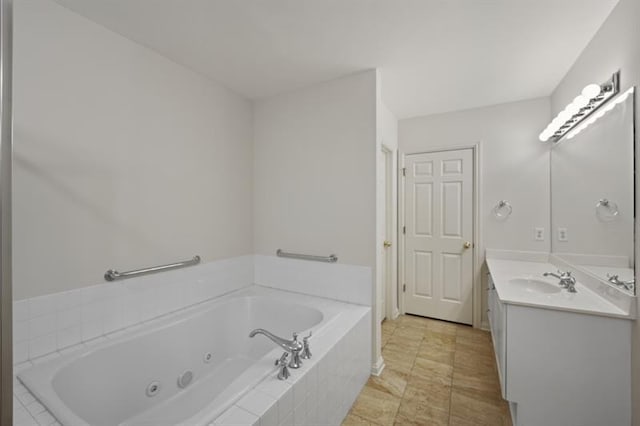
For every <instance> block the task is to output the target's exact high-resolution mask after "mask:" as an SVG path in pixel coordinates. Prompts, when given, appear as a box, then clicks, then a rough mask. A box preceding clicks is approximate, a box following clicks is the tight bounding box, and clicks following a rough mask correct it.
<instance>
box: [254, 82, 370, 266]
mask: <svg viewBox="0 0 640 426" xmlns="http://www.w3.org/2000/svg"><path fill="white" fill-rule="evenodd" d="M375 84H376V76H375V72H374V71H370V72H364V73H360V74H355V75H351V76H347V77H344V78H341V79H337V80H332V81H330V82H327V83H323V84H319V85H315V86H312V87H310V88H306V89H302V90H298V91H295V92H291V93H286V94H283V95H279V96H275V97H272V98H268V99H264V100H260V101H257V102H256V103H255V111H254V135H255V146H254V153H255V161H254V216H253V218H254V234H255V237H254V245H255V253H256V254H264V255H274V254H275V252H276V250H277V249H278V248H282V249H283V250H288V251H294V252H299V253H309V254H318V255H328V254H330V253H335V254H336V255H337V256H338V257H339V262H340V263H346V264H353V265H363V266H369V267H373V266H374V265H375V250H374V246H375V183H374V182H375V155H376V153H375V140H376V128H375V120H376V110H375V108H376V103H375V102H376V100H375Z"/></svg>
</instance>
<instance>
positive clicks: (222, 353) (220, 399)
mask: <svg viewBox="0 0 640 426" xmlns="http://www.w3.org/2000/svg"><path fill="white" fill-rule="evenodd" d="M345 306H353V305H348V304H345V303H341V302H335V301H331V300H327V299H321V298H317V297H311V296H305V295H300V294H295V293H289V292H284V291H279V290H274V289H268V288H264V287H259V286H252V287H249V288H247V289H243V290H240V291H236V292H234V293H231V294H228V295H226V296H223V297H220V298H217V299H213V300H210V301H207V302H205V303H202V304H199V305H196V306H193V307H190V308H188V309H185V310H183V311H180V312H178V313H174V314H170V315H167V316H165V317H161V318H159V319H155V320H153V321H150V322H148V323H145V324H144V325H141V326H137V327H135V328H134V329H133V330H129V331H125V332H124V333H123V332H120V333H118V335H117V336H114V337H111V338H109V339H106V340H105V341H103V342H101V343H99V344H96V345H91V346H84V345H81V346H80V347H79V348H78V349H77V350H75V351H70V352H69V353H67V354H65V355H62V356H60V357H57V358H56V359H53V360H50V361H47V362H44V363H41V364H37V365H35V366H34V367H33V368H31V369H28V370H25V371H23V372H22V373H20V375H19V379H20V380H21V381H22V382H23V383H24V384H25V386H26V387H27V388H28V389H29V391H31V393H32V394H33V395H34V396H35V397H36V398H38V399H39V400H40V402H42V404H43V405H45V406H46V408H47V409H48V410H49V411H50V412H51V413H52V414H53V415H54V416H55V417H56V418H57V419H58V421H60V422H61V423H62V424H64V425H67V426H75V425H86V424H89V425H95V426H103V425H105V426H106V425H175V424H188V425H201V424H208V423H210V422H212V421H213V420H214V419H215V418H216V417H218V416H219V415H220V414H221V413H222V412H223V411H224V410H226V409H227V408H229V407H230V406H232V405H233V404H234V403H235V402H236V401H237V400H238V399H239V398H240V397H242V396H243V395H244V394H246V393H247V392H248V391H249V390H251V389H252V388H253V387H255V386H256V385H257V384H258V383H260V382H261V381H263V380H265V379H266V378H267V377H268V376H271V377H273V376H274V375H275V372H276V368H277V367H275V366H274V360H275V359H276V358H278V357H279V356H280V355H281V353H282V350H281V349H279V348H278V347H277V346H275V345H274V343H273V342H271V341H270V340H268V339H266V338H265V337H264V336H256V337H254V338H249V332H250V331H251V330H252V329H255V328H265V329H267V330H269V331H271V332H273V333H275V334H277V335H279V336H283V337H287V338H291V336H292V333H293V332H299V333H300V334H301V335H302V334H305V333H308V332H309V331H313V337H312V339H311V342H312V344H313V342H314V339H315V338H316V336H322V334H323V333H325V334H326V332H327V330H330V329H331V327H332V324H334V325H335V324H336V323H339V321H337V319H338V318H339V317H340V316H341V313H342V312H343V311H344V309H345ZM312 348H313V346H312ZM297 373H298V371H296V370H292V375H296V374H297Z"/></svg>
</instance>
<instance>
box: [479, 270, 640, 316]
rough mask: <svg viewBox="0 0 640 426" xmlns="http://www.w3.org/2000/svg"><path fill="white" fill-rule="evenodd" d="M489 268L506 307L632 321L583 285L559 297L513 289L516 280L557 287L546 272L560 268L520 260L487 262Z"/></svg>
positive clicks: (552, 278) (516, 287)
mask: <svg viewBox="0 0 640 426" xmlns="http://www.w3.org/2000/svg"><path fill="white" fill-rule="evenodd" d="M487 266H488V267H489V272H490V273H491V277H492V278H493V283H494V285H495V288H496V292H497V294H498V298H499V299H500V301H502V302H504V303H507V304H514V305H522V306H532V307H537V308H545V309H555V310H562V311H569V312H578V313H584V314H593V315H602V316H609V317H617V318H627V319H631V318H632V316H631V314H630V312H626V311H624V310H623V309H621V308H620V307H618V306H616V305H615V304H613V303H611V302H610V301H608V300H607V299H605V298H603V297H601V296H600V295H598V294H597V293H596V292H594V291H592V290H591V289H590V288H589V287H586V286H585V285H583V284H582V283H581V282H580V281H578V282H577V283H576V290H577V292H576V293H569V292H568V291H567V290H565V289H562V291H560V292H557V293H538V292H532V291H526V290H524V289H523V288H522V287H520V286H516V285H510V283H509V280H511V279H513V278H528V279H531V278H535V279H537V280H541V281H546V282H549V283H551V284H553V285H556V286H557V285H558V280H557V279H556V278H554V277H545V276H543V275H542V274H543V273H544V272H555V271H556V270H557V269H558V268H557V267H556V266H554V265H552V264H551V263H548V262H525V261H520V260H503V259H487Z"/></svg>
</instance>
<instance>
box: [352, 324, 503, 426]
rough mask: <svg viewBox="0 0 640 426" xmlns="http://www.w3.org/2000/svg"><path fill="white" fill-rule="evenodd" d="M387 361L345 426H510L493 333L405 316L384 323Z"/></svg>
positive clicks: (363, 391)
mask: <svg viewBox="0 0 640 426" xmlns="http://www.w3.org/2000/svg"><path fill="white" fill-rule="evenodd" d="M382 355H383V357H384V360H385V363H386V368H385V369H384V371H383V372H382V374H381V375H380V376H379V377H373V376H372V377H371V378H370V379H369V381H368V382H367V385H366V386H365V387H364V389H363V390H362V392H361V393H360V395H359V396H358V399H357V400H356V402H355V403H354V405H353V407H352V408H351V411H350V412H349V415H348V416H347V418H346V419H345V420H344V422H343V426H351V425H452V426H453V425H455V426H481V425H486V426H507V425H508V426H511V417H510V414H509V407H508V405H507V402H506V401H504V400H503V399H502V396H501V393H500V383H499V379H498V371H497V368H496V363H495V358H494V354H493V347H492V343H491V336H490V334H489V333H488V332H486V331H481V330H477V329H473V328H471V327H469V326H463V325H457V324H452V323H448V322H444V321H436V320H431V319H428V318H422V317H416V316H410V315H402V316H400V317H399V318H398V319H396V320H394V321H384V322H383V324H382Z"/></svg>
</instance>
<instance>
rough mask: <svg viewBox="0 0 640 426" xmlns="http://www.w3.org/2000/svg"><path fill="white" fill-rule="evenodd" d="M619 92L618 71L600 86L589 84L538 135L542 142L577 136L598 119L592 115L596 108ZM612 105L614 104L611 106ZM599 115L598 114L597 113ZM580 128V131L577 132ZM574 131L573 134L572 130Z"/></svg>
mask: <svg viewBox="0 0 640 426" xmlns="http://www.w3.org/2000/svg"><path fill="white" fill-rule="evenodd" d="M619 91H620V71H617V72H616V73H614V74H613V75H612V76H611V78H610V79H609V80H607V81H606V82H604V83H602V84H589V85H587V86H585V88H584V89H582V93H580V94H579V95H578V96H576V98H575V99H574V100H573V101H572V102H571V103H570V104H569V105H567V106H566V108H565V109H564V110H562V111H560V113H559V114H558V115H557V116H556V117H555V118H554V119H553V120H552V121H551V123H549V125H548V126H547V128H546V129H544V130H543V131H542V133H540V136H539V139H540V140H541V141H542V142H546V141H548V140H551V141H553V142H558V141H560V139H562V138H563V137H565V136H567V134H568V133H571V134H570V135H568V136H569V138H572V137H573V136H575V135H577V134H578V133H579V132H580V131H582V130H584V128H586V127H587V126H588V125H589V124H592V123H593V122H595V121H596V120H597V119H598V118H600V117H601V116H602V115H604V112H605V111H602V115H600V117H596V114H594V113H595V112H596V111H597V110H598V108H600V107H601V106H602V105H604V104H605V103H607V102H608V101H609V100H610V99H611V98H612V97H613V96H615V95H616V94H618V92H619ZM611 105H614V104H611ZM598 114H600V113H598ZM578 128H580V130H578ZM574 129H575V130H576V131H575V132H574V131H573V130H574Z"/></svg>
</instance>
